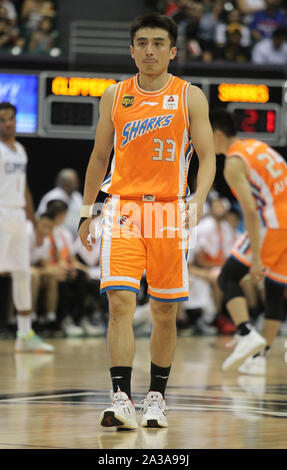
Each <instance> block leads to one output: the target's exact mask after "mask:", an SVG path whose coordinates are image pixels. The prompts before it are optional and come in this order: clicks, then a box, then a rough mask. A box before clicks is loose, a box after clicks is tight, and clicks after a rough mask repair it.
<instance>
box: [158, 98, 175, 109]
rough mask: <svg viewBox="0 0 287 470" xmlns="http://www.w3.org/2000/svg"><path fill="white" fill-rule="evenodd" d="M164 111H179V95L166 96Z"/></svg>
mask: <svg viewBox="0 0 287 470" xmlns="http://www.w3.org/2000/svg"><path fill="white" fill-rule="evenodd" d="M162 108H163V109H178V95H165V96H164V99H163V107H162Z"/></svg>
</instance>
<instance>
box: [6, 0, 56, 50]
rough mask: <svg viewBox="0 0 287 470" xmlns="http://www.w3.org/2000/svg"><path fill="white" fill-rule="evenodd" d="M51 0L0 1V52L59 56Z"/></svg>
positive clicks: (54, 15)
mask: <svg viewBox="0 0 287 470" xmlns="http://www.w3.org/2000/svg"><path fill="white" fill-rule="evenodd" d="M58 36H59V31H58V27H57V4H56V2H55V1H54V0H49V1H47V0H22V1H17V0H0V52H2V53H3V52H7V53H13V54H15V55H17V54H21V53H27V52H29V53H34V54H51V55H58V54H59V44H58Z"/></svg>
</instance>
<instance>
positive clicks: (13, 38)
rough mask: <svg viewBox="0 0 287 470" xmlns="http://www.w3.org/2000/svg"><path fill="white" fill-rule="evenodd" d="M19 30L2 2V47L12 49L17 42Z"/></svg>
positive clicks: (0, 14) (0, 8)
mask: <svg viewBox="0 0 287 470" xmlns="http://www.w3.org/2000/svg"><path fill="white" fill-rule="evenodd" d="M18 39H19V30H18V28H17V27H16V26H15V25H13V24H12V23H11V21H10V19H9V17H8V10H7V9H6V7H5V6H3V5H2V4H1V3H0V49H1V50H8V51H10V50H11V48H12V47H14V46H15V45H16V44H17V41H18Z"/></svg>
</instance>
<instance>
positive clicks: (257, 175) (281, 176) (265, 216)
mask: <svg viewBox="0 0 287 470" xmlns="http://www.w3.org/2000/svg"><path fill="white" fill-rule="evenodd" d="M234 155H237V156H239V157H241V158H242V159H243V160H244V162H245V163H246V166H247V169H248V177H249V182H250V186H251V190H252V195H253V197H254V198H255V201H256V206H257V209H258V210H259V213H260V216H261V221H262V223H263V225H264V226H265V227H267V228H271V229H279V228H280V229H287V164H286V161H285V160H284V159H283V157H282V156H281V155H280V154H279V153H277V152H276V151H275V150H274V149H273V148H271V147H269V145H267V144H265V143H264V142H261V141H259V140H255V139H246V140H237V141H236V142H234V144H232V145H231V147H230V148H229V149H228V152H227V157H231V156H234ZM232 191H233V193H234V194H235V196H236V193H235V191H234V190H232Z"/></svg>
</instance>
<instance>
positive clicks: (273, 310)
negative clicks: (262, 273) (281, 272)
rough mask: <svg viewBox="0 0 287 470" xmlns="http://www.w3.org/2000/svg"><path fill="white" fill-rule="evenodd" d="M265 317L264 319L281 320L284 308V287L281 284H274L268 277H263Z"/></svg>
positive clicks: (283, 315)
mask: <svg viewBox="0 0 287 470" xmlns="http://www.w3.org/2000/svg"><path fill="white" fill-rule="evenodd" d="M264 284H265V299H266V300H265V318H266V320H274V321H283V320H284V317H285V309H284V296H283V294H284V288H285V286H284V285H282V284H275V283H274V282H272V281H270V280H269V279H267V278H266V279H265V283H264Z"/></svg>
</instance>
